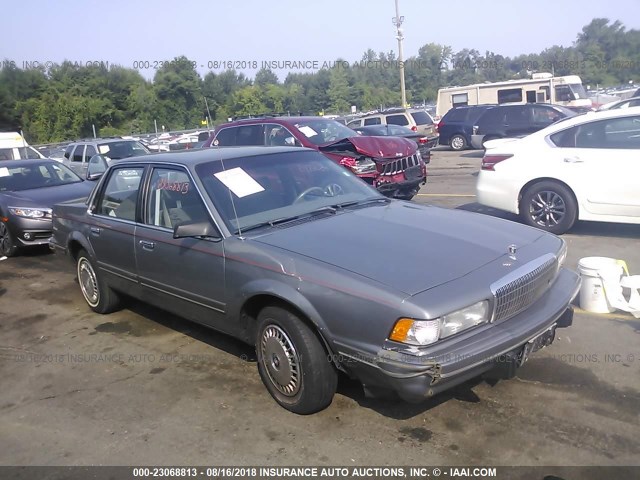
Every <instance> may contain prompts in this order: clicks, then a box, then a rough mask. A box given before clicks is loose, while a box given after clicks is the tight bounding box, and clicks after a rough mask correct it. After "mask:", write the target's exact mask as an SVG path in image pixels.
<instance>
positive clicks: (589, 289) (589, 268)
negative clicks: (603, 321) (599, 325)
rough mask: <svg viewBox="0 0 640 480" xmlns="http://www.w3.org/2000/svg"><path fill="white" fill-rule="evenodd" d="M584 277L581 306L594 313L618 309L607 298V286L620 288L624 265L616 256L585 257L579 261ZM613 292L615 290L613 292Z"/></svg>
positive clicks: (579, 270) (579, 267) (579, 269)
mask: <svg viewBox="0 0 640 480" xmlns="http://www.w3.org/2000/svg"><path fill="white" fill-rule="evenodd" d="M578 273H580V276H581V277H582V287H581V288H580V308H582V309H583V310H586V311H588V312H593V313H611V312H614V311H615V310H616V309H615V308H613V307H612V306H611V303H610V301H609V299H608V298H607V291H606V289H605V285H607V288H609V289H611V288H614V289H619V288H620V278H621V277H622V273H623V268H622V265H620V263H619V262H618V260H616V259H615V258H607V257H585V258H582V259H580V261H579V262H578ZM611 293H613V292H611Z"/></svg>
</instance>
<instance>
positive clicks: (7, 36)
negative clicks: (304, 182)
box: [0, 0, 640, 79]
mask: <svg viewBox="0 0 640 480" xmlns="http://www.w3.org/2000/svg"><path fill="white" fill-rule="evenodd" d="M399 3H400V15H403V16H404V17H405V22H404V25H403V28H404V34H405V42H404V52H405V57H409V56H412V55H416V54H417V52H418V49H419V48H420V47H421V46H422V45H424V44H426V43H429V42H436V43H441V44H444V45H450V46H451V47H453V49H454V51H456V50H460V49H462V48H475V49H477V50H479V51H480V52H481V53H484V52H485V51H486V50H490V51H493V52H495V53H500V54H502V55H505V56H515V55H518V54H521V53H537V52H540V51H541V50H543V49H544V48H546V47H550V46H552V45H563V46H570V45H571V44H572V43H573V42H574V41H575V39H576V36H577V34H578V33H579V32H580V30H581V29H582V27H583V26H584V25H586V24H588V23H589V22H590V21H591V20H592V19H593V18H595V17H605V18H609V19H612V20H617V19H619V20H621V21H622V22H623V23H624V24H625V26H626V27H627V29H632V28H634V29H640V0H605V1H603V0H535V1H531V0H526V1H524V0H491V1H487V0H484V1H483V0H457V1H455V2H446V1H443V0H438V1H436V0H399ZM2 13H3V19H4V21H3V26H2V41H0V59H1V60H4V59H8V60H13V61H15V62H16V64H17V65H18V66H22V62H24V61H29V62H34V61H35V62H40V63H46V62H61V61H62V60H65V59H67V60H72V61H74V62H87V61H95V60H101V61H105V62H109V63H111V64H114V63H117V64H120V65H123V66H126V67H132V68H133V67H140V66H142V67H144V66H147V65H148V66H149V68H148V69H141V70H140V71H141V73H142V74H143V75H144V76H145V77H147V78H152V76H153V73H154V71H153V67H154V66H155V67H157V66H158V65H159V63H157V62H159V61H162V60H171V59H172V58H174V57H176V56H178V55H186V56H187V57H189V58H190V59H191V60H193V61H195V62H196V64H197V65H198V71H199V72H200V73H201V74H203V73H205V72H206V71H208V70H209V69H208V68H207V67H208V66H209V65H214V64H215V63H216V62H221V61H231V62H234V66H239V67H242V66H243V63H242V62H251V63H252V64H255V63H254V62H257V64H258V67H260V66H261V65H262V62H263V61H271V60H280V61H284V60H291V61H307V62H311V61H317V62H320V63H322V62H324V61H332V60H335V59H336V58H338V57H340V58H344V59H346V60H348V61H349V62H354V61H358V60H360V58H361V56H362V53H363V52H364V51H365V50H366V49H368V48H372V49H373V50H375V51H376V52H378V51H385V52H388V51H390V50H394V51H397V41H396V38H395V28H394V27H393V25H392V22H391V19H392V17H394V16H395V6H394V0H315V1H314V0H271V1H265V0H235V1H228V0H209V1H205V0H193V1H188V0H183V1H176V0H171V1H169V0H154V1H153V2H152V1H144V0H139V1H132V0H110V1H107V2H105V1H104V0H102V1H96V0H82V1H81V0H60V1H51V0H31V1H28V2H3V5H2ZM137 62H141V63H137ZM147 62H148V63H147ZM236 62H238V63H236ZM245 65H246V64H245ZM240 69H241V70H244V71H245V72H246V73H248V74H249V75H251V76H252V75H253V74H252V72H251V71H250V70H246V69H243V68H240ZM220 70H224V67H223V68H220ZM300 71H302V70H300ZM276 73H277V74H278V76H279V77H280V78H281V79H284V77H285V76H286V74H287V73H288V72H287V71H282V70H281V71H276Z"/></svg>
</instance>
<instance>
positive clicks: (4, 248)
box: [0, 221, 18, 257]
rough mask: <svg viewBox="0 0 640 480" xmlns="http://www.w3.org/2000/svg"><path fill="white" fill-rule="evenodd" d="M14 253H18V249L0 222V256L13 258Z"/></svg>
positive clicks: (11, 236)
mask: <svg viewBox="0 0 640 480" xmlns="http://www.w3.org/2000/svg"><path fill="white" fill-rule="evenodd" d="M16 253H18V247H17V246H16V243H15V240H14V239H13V235H11V232H10V231H9V227H7V224H6V223H4V222H2V221H0V256H3V257H13V256H14V255H15V254H16Z"/></svg>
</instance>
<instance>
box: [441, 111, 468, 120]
mask: <svg viewBox="0 0 640 480" xmlns="http://www.w3.org/2000/svg"><path fill="white" fill-rule="evenodd" d="M468 110H469V109H468V108H453V109H451V110H449V111H448V112H447V113H446V115H445V116H444V118H443V119H442V121H443V122H445V123H446V122H462V121H464V117H465V116H466V113H467V111H468Z"/></svg>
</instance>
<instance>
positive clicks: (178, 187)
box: [156, 178, 189, 195]
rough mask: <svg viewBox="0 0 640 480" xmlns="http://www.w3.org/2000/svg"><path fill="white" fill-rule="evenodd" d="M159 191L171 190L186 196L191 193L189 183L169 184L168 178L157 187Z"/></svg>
mask: <svg viewBox="0 0 640 480" xmlns="http://www.w3.org/2000/svg"><path fill="white" fill-rule="evenodd" d="M156 188H157V189H158V190H169V191H171V192H180V193H181V194H183V195H184V194H186V193H188V192H189V182H169V181H167V179H166V178H161V179H160V181H159V182H158V186H157V187H156Z"/></svg>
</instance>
